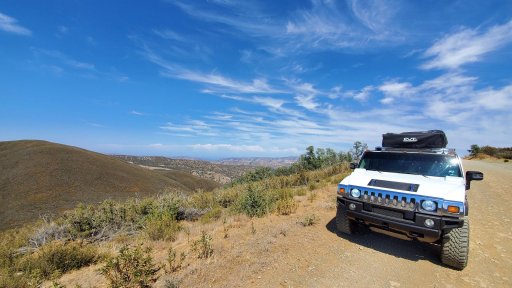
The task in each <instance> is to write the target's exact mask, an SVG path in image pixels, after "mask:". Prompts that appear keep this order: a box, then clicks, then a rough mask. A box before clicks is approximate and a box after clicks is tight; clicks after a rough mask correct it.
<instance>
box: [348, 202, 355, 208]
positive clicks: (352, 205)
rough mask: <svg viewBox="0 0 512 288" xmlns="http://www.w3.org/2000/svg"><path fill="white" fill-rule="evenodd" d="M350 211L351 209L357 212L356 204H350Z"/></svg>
mask: <svg viewBox="0 0 512 288" xmlns="http://www.w3.org/2000/svg"><path fill="white" fill-rule="evenodd" d="M348 209H350V210H356V204H354V203H350V204H348Z"/></svg>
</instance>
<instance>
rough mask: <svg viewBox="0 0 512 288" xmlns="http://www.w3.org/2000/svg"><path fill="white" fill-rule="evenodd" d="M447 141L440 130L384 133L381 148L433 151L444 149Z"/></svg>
mask: <svg viewBox="0 0 512 288" xmlns="http://www.w3.org/2000/svg"><path fill="white" fill-rule="evenodd" d="M446 145H448V139H446V135H445V134H444V132H443V131H441V130H429V131H418V132H403V133H386V134H383V135H382V147H388V148H412V149H426V148H427V149H434V148H446Z"/></svg>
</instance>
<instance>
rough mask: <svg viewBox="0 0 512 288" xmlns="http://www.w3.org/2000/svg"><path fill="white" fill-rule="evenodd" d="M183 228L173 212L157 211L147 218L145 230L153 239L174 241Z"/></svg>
mask: <svg viewBox="0 0 512 288" xmlns="http://www.w3.org/2000/svg"><path fill="white" fill-rule="evenodd" d="M180 230H181V225H180V223H179V222H178V221H177V220H176V216H175V215H174V214H171V213H155V214H152V215H150V216H148V217H147V218H146V222H145V224H144V232H145V233H146V234H147V235H148V237H149V239H151V240H164V241H174V240H176V237H177V236H178V232H179V231H180Z"/></svg>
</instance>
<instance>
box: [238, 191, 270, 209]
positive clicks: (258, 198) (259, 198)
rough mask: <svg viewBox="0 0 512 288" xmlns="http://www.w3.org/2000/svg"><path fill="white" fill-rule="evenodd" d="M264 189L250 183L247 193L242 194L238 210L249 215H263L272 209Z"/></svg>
mask: <svg viewBox="0 0 512 288" xmlns="http://www.w3.org/2000/svg"><path fill="white" fill-rule="evenodd" d="M266 196H267V195H265V193H264V191H262V190H261V189H256V188H254V186H253V185H250V186H249V187H248V189H247V191H246V192H245V193H243V194H242V195H241V197H240V198H239V203H238V212H241V213H244V214H246V215H247V216H249V217H262V216H263V215H265V214H267V213H268V212H269V211H270V209H269V208H270V207H269V206H270V203H269V201H268V198H267V197H266Z"/></svg>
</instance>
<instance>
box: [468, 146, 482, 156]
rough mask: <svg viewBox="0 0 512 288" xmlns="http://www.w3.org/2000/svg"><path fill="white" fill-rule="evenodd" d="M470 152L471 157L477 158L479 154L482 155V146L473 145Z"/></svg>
mask: <svg viewBox="0 0 512 288" xmlns="http://www.w3.org/2000/svg"><path fill="white" fill-rule="evenodd" d="M468 152H469V154H470V155H471V156H476V155H478V153H480V146H478V145H477V144H473V145H471V148H470V149H469V150H468Z"/></svg>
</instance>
